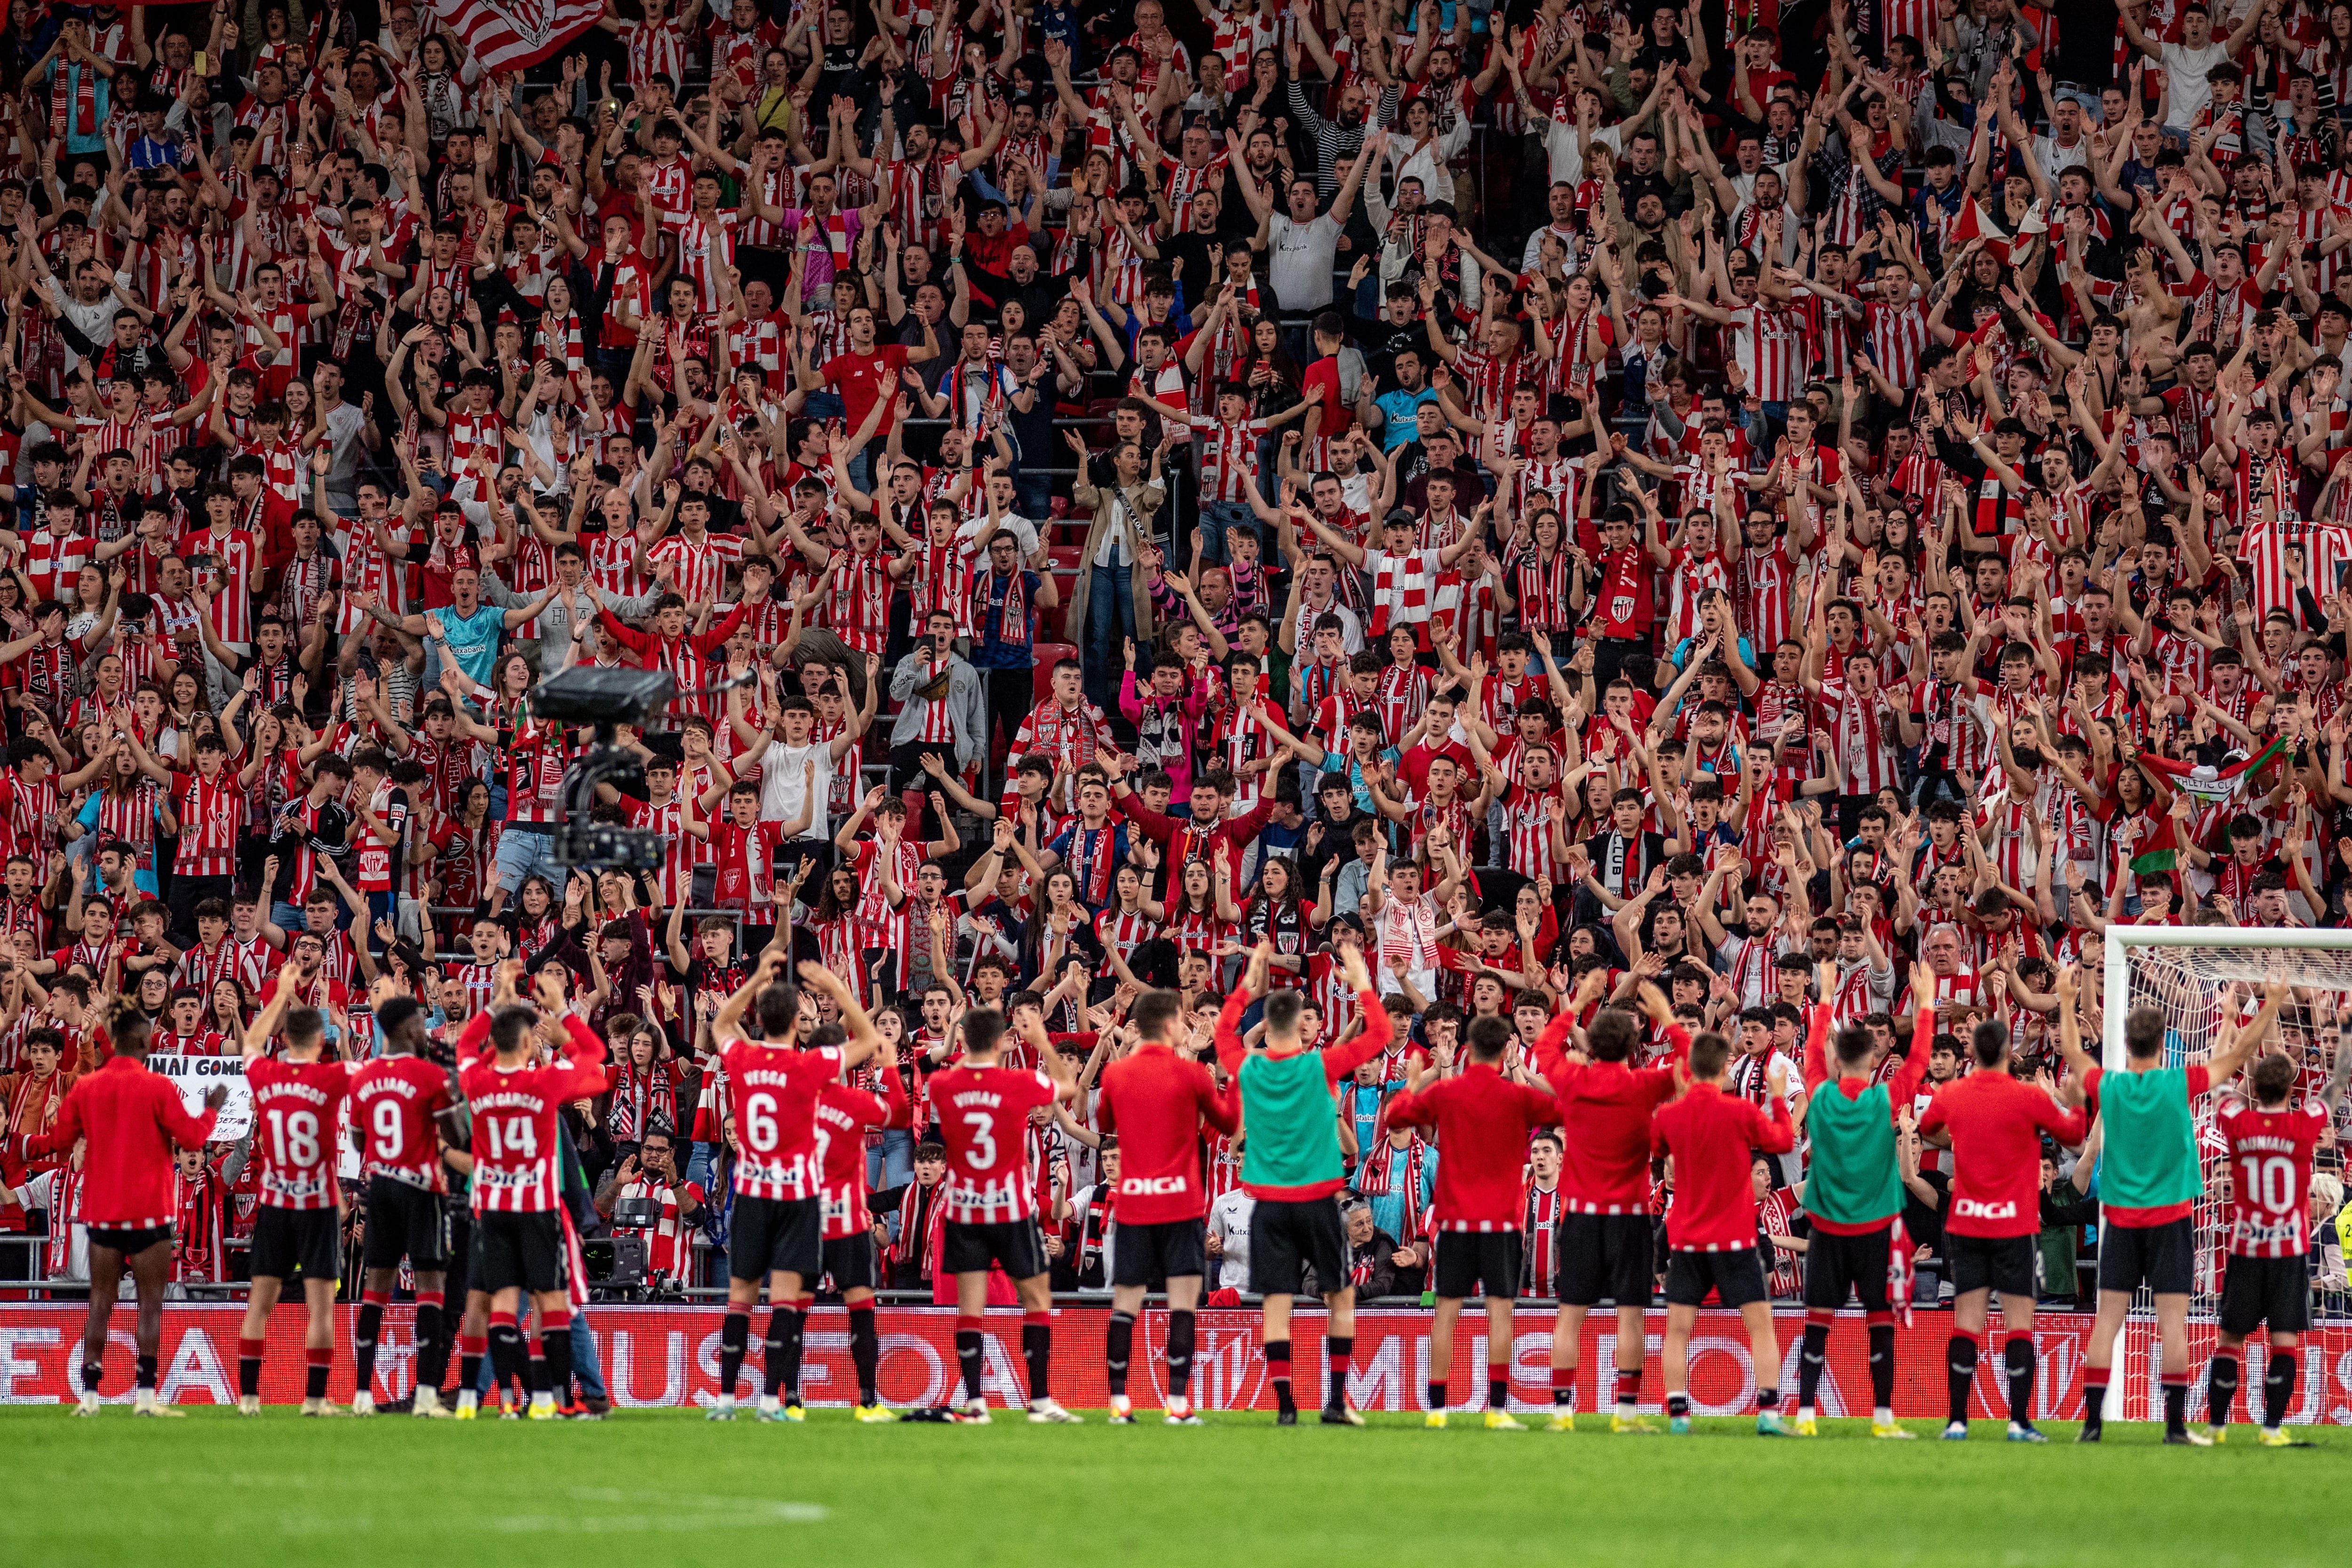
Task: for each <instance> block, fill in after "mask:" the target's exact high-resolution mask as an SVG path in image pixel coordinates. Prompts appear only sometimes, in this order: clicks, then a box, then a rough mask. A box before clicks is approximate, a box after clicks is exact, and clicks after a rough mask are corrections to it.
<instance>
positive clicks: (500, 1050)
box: [457, 958, 605, 1421]
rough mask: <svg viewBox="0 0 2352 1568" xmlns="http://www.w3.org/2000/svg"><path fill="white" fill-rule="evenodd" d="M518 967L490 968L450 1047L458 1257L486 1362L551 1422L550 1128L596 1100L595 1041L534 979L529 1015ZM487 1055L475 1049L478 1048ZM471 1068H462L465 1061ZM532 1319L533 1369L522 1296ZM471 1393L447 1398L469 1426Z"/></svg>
mask: <svg viewBox="0 0 2352 1568" xmlns="http://www.w3.org/2000/svg"><path fill="white" fill-rule="evenodd" d="M521 968H522V966H521V964H520V962H518V961H517V960H515V959H512V958H509V959H508V960H506V961H505V962H503V963H501V964H500V965H499V977H498V980H497V983H496V985H495V987H494V988H493V989H492V990H491V992H490V1007H489V1010H488V1011H487V1012H482V1013H477V1014H476V1015H475V1016H474V1018H473V1020H472V1021H471V1022H469V1023H467V1026H466V1032H465V1034H464V1035H462V1036H461V1037H460V1038H459V1041H458V1060H459V1061H461V1062H462V1063H464V1065H463V1066H462V1067H461V1069H460V1070H459V1072H458V1075H457V1086H458V1090H459V1092H461V1093H463V1094H464V1096H465V1099H466V1104H467V1109H468V1111H469V1112H470V1113H471V1115H472V1119H473V1136H472V1139H471V1144H472V1149H471V1153H472V1155H473V1165H474V1170H473V1211H474V1228H473V1236H472V1239H471V1242H470V1245H469V1247H468V1249H467V1272H468V1274H469V1275H470V1276H471V1278H470V1280H469V1281H468V1284H469V1287H470V1289H472V1290H479V1291H486V1292H488V1296H489V1313H490V1318H489V1352H490V1360H491V1364H492V1365H493V1367H494V1368H495V1369H496V1372H497V1376H498V1381H499V1384H500V1385H502V1386H503V1385H506V1384H508V1383H509V1382H511V1381H513V1380H515V1379H518V1378H523V1379H528V1383H529V1386H530V1419H532V1420H534V1421H552V1420H555V1419H556V1418H557V1411H556V1406H555V1395H554V1392H553V1391H554V1390H555V1389H558V1388H563V1387H568V1386H569V1385H571V1382H572V1296H571V1291H569V1289H568V1288H567V1283H566V1274H565V1261H566V1259H567V1257H568V1249H567V1248H566V1247H565V1245H564V1237H563V1217H562V1208H561V1206H562V1202H563V1190H562V1168H561V1166H560V1158H561V1155H562V1149H561V1145H560V1144H559V1141H558V1139H557V1135H556V1117H557V1114H558V1113H560V1112H561V1111H562V1108H563V1106H564V1105H565V1104H566V1103H569V1102H571V1101H573V1100H587V1099H592V1098H593V1097H594V1096H596V1095H598V1094H602V1093H603V1092H604V1087H605V1081H604V1041H603V1040H598V1039H597V1038H596V1036H595V1035H594V1034H593V1033H592V1032H591V1031H590V1030H589V1028H588V1025H587V1024H586V1023H585V1022H584V1021H583V1020H582V1019H580V1017H579V1016H578V1015H577V1014H575V1013H572V1012H571V1011H570V1010H568V1009H566V1008H565V1006H564V999H563V983H562V981H561V980H559V979H557V978H556V977H554V976H553V975H550V974H541V975H540V976H539V977H538V980H537V989H536V997H537V1000H538V1003H539V1006H538V1009H536V1010H534V1009H532V1008H530V1007H529V1006H527V1005H524V1004H521V1003H519V1002H517V1001H516V1000H515V991H514V982H515V977H516V976H517V975H518V974H520V972H521ZM541 1019H562V1030H563V1033H564V1044H563V1054H562V1057H561V1058H559V1059H557V1060H555V1061H548V1060H546V1059H545V1053H544V1052H543V1051H541V1047H540V1043H539V1040H538V1038H537V1028H538V1025H539V1024H540V1022H541ZM485 1036H487V1037H488V1051H487V1052H486V1051H484V1050H483V1040H484V1037H485ZM469 1057H470V1059H471V1060H468V1058H469ZM525 1291H529V1292H530V1297H531V1301H532V1303H533V1304H534V1305H535V1306H536V1307H537V1308H538V1310H539V1333H540V1342H541V1343H542V1344H543V1345H544V1346H545V1347H546V1359H545V1360H544V1361H542V1360H541V1359H539V1358H538V1357H536V1356H530V1355H527V1354H525V1352H524V1348H523V1340H522V1330H521V1328H520V1322H521V1313H522V1312H523V1310H524V1309H523V1301H522V1298H523V1293H524V1292H525ZM475 1402H476V1401H475V1388H474V1385H473V1384H472V1383H470V1382H468V1383H467V1385H466V1386H465V1387H463V1388H461V1389H459V1390H458V1391H457V1419H459V1420H460V1421H470V1420H473V1419H474V1410H475Z"/></svg>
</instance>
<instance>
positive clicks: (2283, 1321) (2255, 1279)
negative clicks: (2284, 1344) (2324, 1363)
mask: <svg viewBox="0 0 2352 1568" xmlns="http://www.w3.org/2000/svg"><path fill="white" fill-rule="evenodd" d="M2227 1270H2228V1271H2227V1272H2226V1273H2224V1274H2223V1275H2222V1278H2221V1332H2222V1333H2228V1334H2251V1333H2253V1332H2254V1329H2255V1327H2256V1326H2257V1325H2261V1326H2265V1327H2267V1328H2268V1329H2269V1330H2270V1331H2271V1333H2303V1332H2305V1330H2307V1329H2308V1328H2310V1327H2311V1276H2310V1274H2309V1273H2308V1272H2307V1271H2306V1270H2305V1264H2304V1260H2303V1255H2302V1254H2301V1253H2297V1254H2296V1255H2295V1256H2294V1257H2292V1258H2237V1257H2232V1258H2231V1260H2230V1261H2229V1263H2228V1265H2227Z"/></svg>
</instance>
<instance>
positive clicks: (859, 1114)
mask: <svg viewBox="0 0 2352 1568" xmlns="http://www.w3.org/2000/svg"><path fill="white" fill-rule="evenodd" d="M876 1077H877V1078H878V1079H879V1080H880V1081H881V1082H882V1084H883V1087H884V1089H885V1090H886V1093H884V1094H877V1093H875V1092H873V1091H872V1090H870V1089H852V1088H850V1087H849V1086H848V1085H847V1084H845V1083H828V1084H826V1085H825V1086H824V1091H823V1092H821V1093H819V1094H818V1096H817V1102H816V1133H815V1145H816V1146H815V1150H814V1153H813V1154H812V1155H810V1164H811V1166H812V1168H813V1169H814V1171H815V1173H816V1178H817V1197H818V1199H819V1201H820V1202H821V1203H822V1205H823V1217H822V1218H823V1226H822V1229H821V1232H820V1234H821V1235H822V1237H823V1239H824V1240H827V1241H840V1240H845V1239H847V1238H849V1237H852V1236H863V1235H865V1234H866V1227H867V1226H868V1225H870V1224H871V1223H872V1219H871V1217H870V1216H869V1215H868V1214H867V1212H866V1129H867V1128H868V1127H903V1126H905V1125H906V1124H907V1101H906V1085H905V1083H904V1082H902V1081H901V1080H900V1079H899V1077H898V1074H897V1073H896V1072H879V1073H877V1074H876Z"/></svg>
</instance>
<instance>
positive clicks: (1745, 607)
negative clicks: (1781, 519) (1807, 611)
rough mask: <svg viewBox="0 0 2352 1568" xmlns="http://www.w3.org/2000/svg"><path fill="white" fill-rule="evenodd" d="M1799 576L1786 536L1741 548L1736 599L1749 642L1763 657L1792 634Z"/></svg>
mask: <svg viewBox="0 0 2352 1568" xmlns="http://www.w3.org/2000/svg"><path fill="white" fill-rule="evenodd" d="M1795 579H1796V569H1795V567H1794V566H1793V565H1792V564H1791V563H1790V559H1789V547H1788V544H1787V542H1786V541H1785V540H1776V541H1775V542H1774V543H1772V544H1771V545H1770V546H1769V547H1767V548H1766V549H1754V548H1752V547H1751V548H1749V549H1743V550H1742V551H1740V554H1739V570H1738V574H1737V576H1736V578H1735V583H1734V587H1733V590H1732V594H1733V600H1734V602H1735V605H1736V607H1737V608H1738V612H1739V624H1740V627H1741V628H1742V630H1744V631H1745V632H1747V634H1748V645H1749V646H1750V647H1752V648H1754V649H1756V650H1757V657H1758V658H1759V659H1764V658H1768V657H1769V651H1770V650H1772V649H1774V648H1777V647H1779V646H1780V644H1781V643H1783V642H1785V641H1786V640H1787V639H1788V637H1789V635H1790V626H1791V625H1792V624H1793V622H1792V621H1791V620H1790V588H1791V586H1792V584H1793V583H1794V581H1795Z"/></svg>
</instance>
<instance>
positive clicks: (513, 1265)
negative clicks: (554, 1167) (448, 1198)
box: [466, 1208, 564, 1295]
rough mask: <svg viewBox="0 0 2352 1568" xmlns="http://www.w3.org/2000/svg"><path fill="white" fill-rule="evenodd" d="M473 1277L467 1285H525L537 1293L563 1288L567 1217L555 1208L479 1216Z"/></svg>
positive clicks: (492, 1288)
mask: <svg viewBox="0 0 2352 1568" xmlns="http://www.w3.org/2000/svg"><path fill="white" fill-rule="evenodd" d="M471 1266H472V1270H473V1278H471V1279H470V1280H468V1281H466V1285H467V1289H468V1290H472V1291H489V1292H490V1293H491V1294H492V1295H496V1294H497V1293H498V1292H499V1291H508V1290H514V1289H518V1288H520V1289H521V1290H525V1291H531V1292H532V1293H533V1294H537V1293H539V1292H541V1291H560V1290H562V1289H563V1286H564V1279H563V1222H562V1218H561V1217H560V1216H558V1215H557V1214H556V1212H555V1211H554V1210H553V1209H551V1208H548V1209H541V1210H540V1211H539V1212H537V1213H535V1214H509V1213H485V1214H477V1215H476V1216H474V1239H473V1258H472V1260H471Z"/></svg>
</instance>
